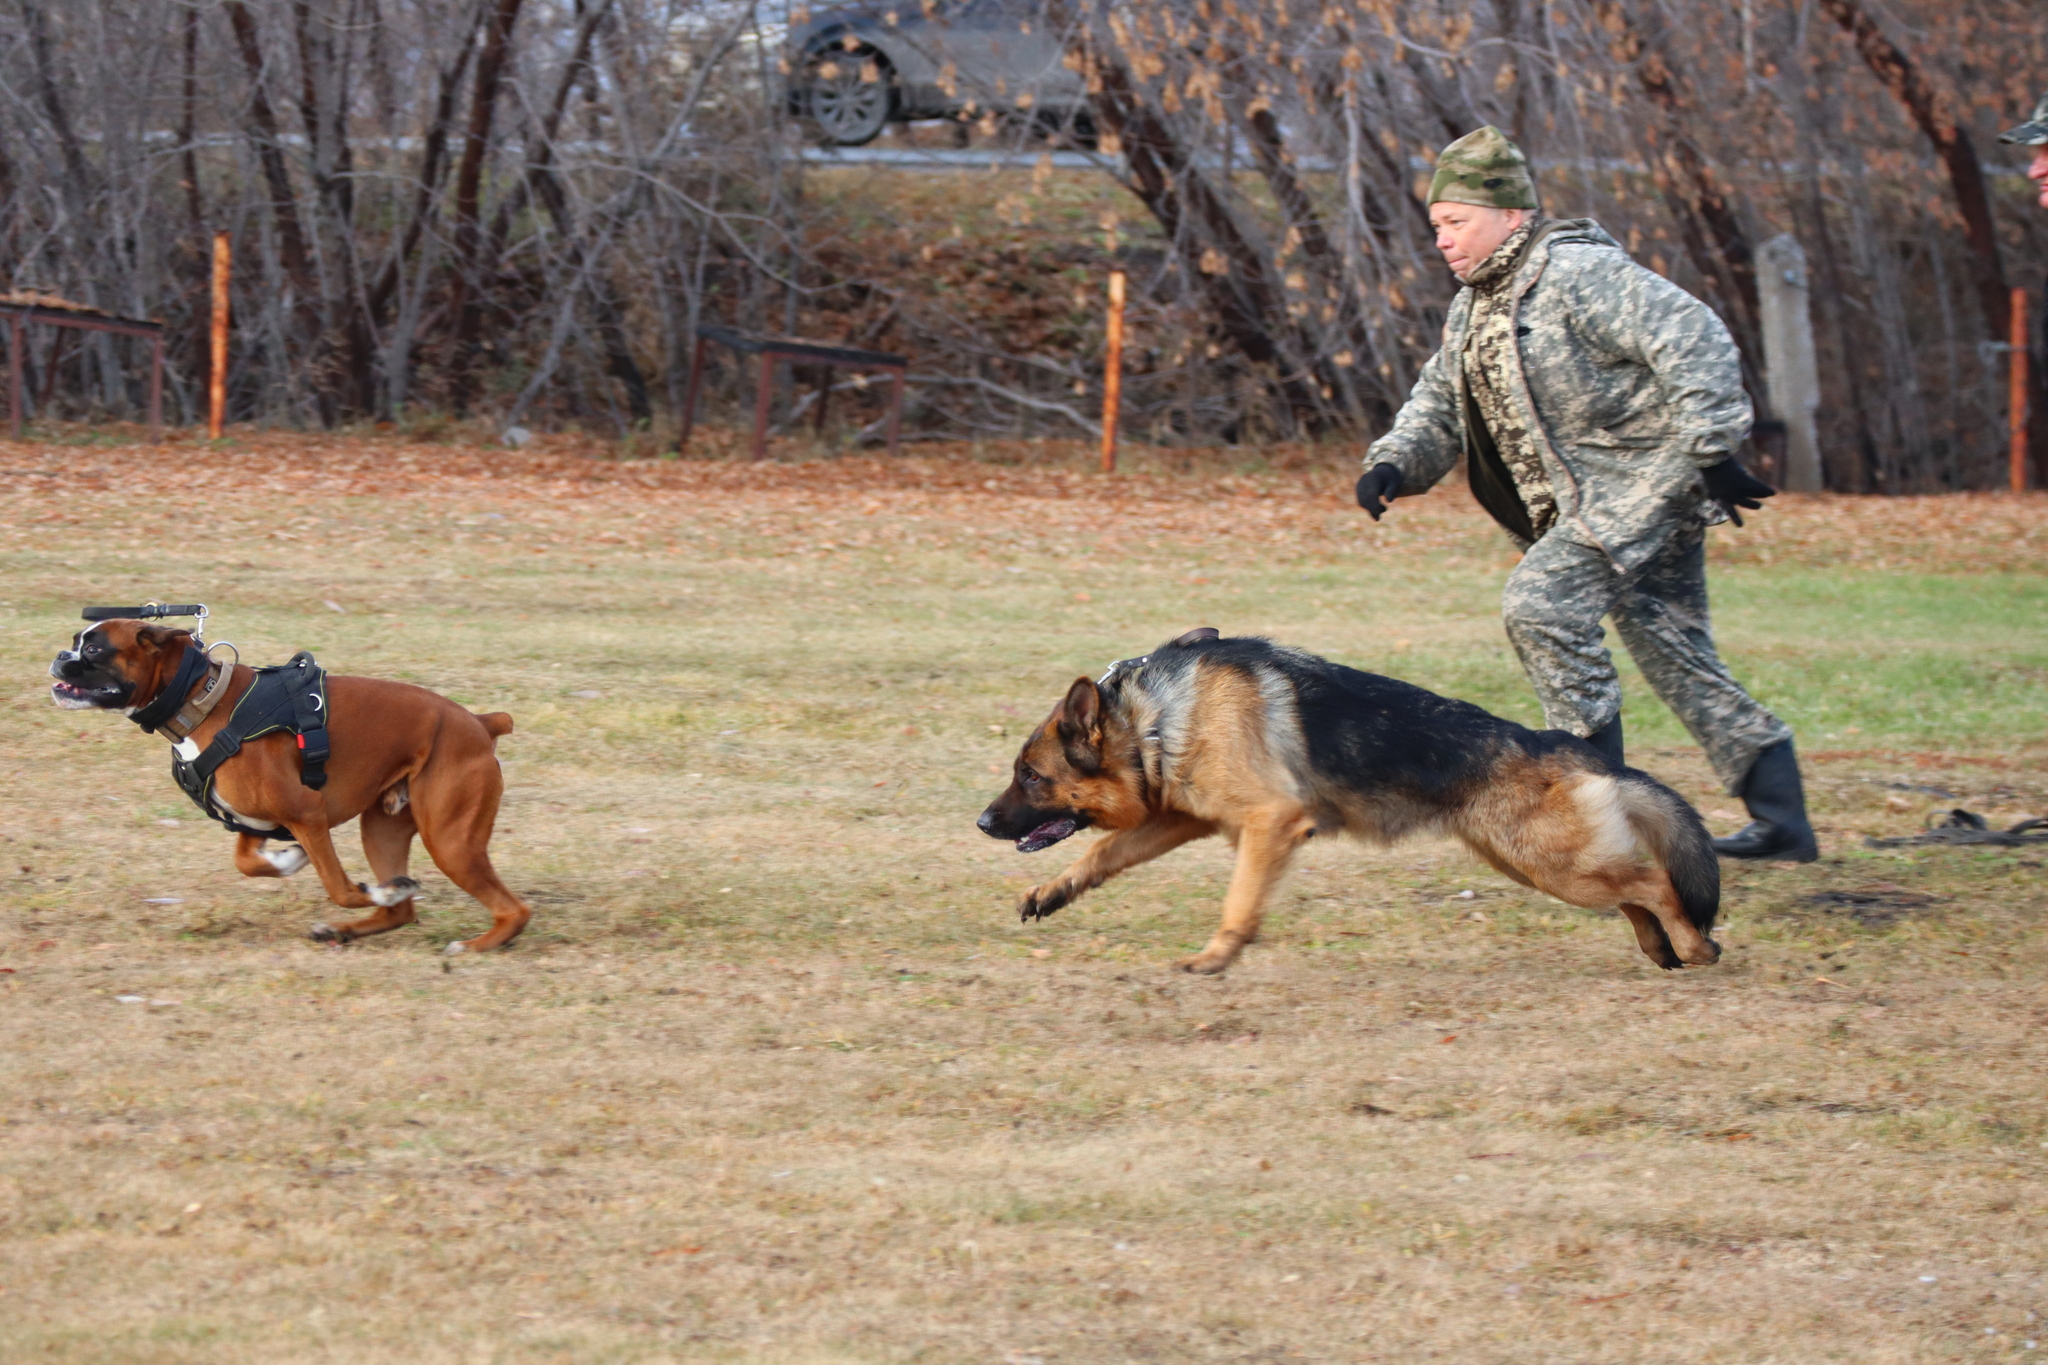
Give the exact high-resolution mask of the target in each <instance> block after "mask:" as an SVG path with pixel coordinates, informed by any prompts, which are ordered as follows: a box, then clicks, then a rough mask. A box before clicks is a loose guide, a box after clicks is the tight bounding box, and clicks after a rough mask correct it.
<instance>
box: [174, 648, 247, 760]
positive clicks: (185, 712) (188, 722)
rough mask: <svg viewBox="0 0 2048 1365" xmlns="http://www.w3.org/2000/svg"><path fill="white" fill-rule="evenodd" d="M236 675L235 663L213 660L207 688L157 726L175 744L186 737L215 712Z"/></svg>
mask: <svg viewBox="0 0 2048 1365" xmlns="http://www.w3.org/2000/svg"><path fill="white" fill-rule="evenodd" d="M228 648H229V649H233V648H234V646H233V645H229V646H228ZM234 676H235V666H234V664H233V663H222V662H221V661H220V660H218V659H215V660H213V671H212V672H211V673H210V674H208V675H207V679H206V686H205V688H204V689H202V690H201V692H200V693H199V695H198V696H196V697H193V698H192V699H191V700H190V701H188V702H186V703H185V704H184V705H183V706H181V707H179V708H178V714H177V715H175V716H172V717H171V718H170V719H169V720H167V721H165V722H164V723H163V724H162V725H160V726H158V727H157V728H158V729H160V730H162V731H163V732H164V734H165V735H167V736H168V737H169V738H170V740H171V742H172V743H173V744H176V743H178V742H179V741H181V740H183V739H185V738H186V737H187V736H188V735H190V734H191V733H192V732H193V731H194V730H197V729H198V728H199V725H200V722H202V721H204V720H205V719H206V718H207V717H208V716H210V715H212V714H213V708H214V707H216V706H218V705H219V704H220V699H221V697H222V695H223V694H224V693H226V691H227V690H228V684H229V683H230V682H232V681H233V680H234Z"/></svg>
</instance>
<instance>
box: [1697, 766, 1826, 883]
mask: <svg viewBox="0 0 2048 1365" xmlns="http://www.w3.org/2000/svg"><path fill="white" fill-rule="evenodd" d="M1741 796H1742V804H1743V805H1745V806H1747V807H1748V808H1749V815H1750V824H1749V827H1748V828H1746V829H1744V830H1743V831H1742V832H1741V833H1739V834H1733V835H1730V836H1729V837H1728V838H1726V839H1716V840H1714V852H1716V853H1718V854H1720V855H1721V856H1722V857H1723V858H1751V859H1758V860H1769V861H1773V862H1787V863H1810V862H1812V861H1813V860H1814V859H1815V858H1818V857H1819V856H1820V845H1819V844H1817V843H1815V842H1814V838H1813V826H1812V825H1811V824H1809V823H1807V819H1806V792H1805V789H1804V788H1802V787H1801V786H1800V785H1799V760H1798V759H1797V758H1795V757H1794V756H1793V753H1792V741H1791V740H1789V739H1787V740H1780V741H1779V742H1778V743H1776V744H1773V745H1772V746H1771V747H1770V748H1768V749H1766V750H1764V751H1763V752H1762V753H1760V754H1758V755H1757V756H1756V762H1755V763H1753V764H1751V765H1750V769H1749V776H1747V777H1745V778H1743V779H1742V792H1741Z"/></svg>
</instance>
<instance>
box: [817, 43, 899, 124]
mask: <svg viewBox="0 0 2048 1365" xmlns="http://www.w3.org/2000/svg"><path fill="white" fill-rule="evenodd" d="M808 77H809V79H808V80H807V82H806V88H807V91H808V98H807V99H806V101H805V103H806V105H807V106H808V108H809V110H810V116H811V122H812V123H813V124H815V125H817V129H818V131H819V133H821V134H822V135H823V136H824V138H825V140H826V141H827V142H832V143H836V144H838V145H839V146H841V147H859V146H861V145H863V144H864V143H869V142H873V141H874V140H875V139H876V138H877V137H878V136H880V135H881V132H882V129H884V128H886V127H888V126H889V116H890V115H891V114H893V113H894V112H895V110H896V72H895V70H894V68H892V67H891V66H890V65H889V59H888V58H887V57H884V56H883V55H882V54H881V53H880V52H877V51H876V50H875V49H874V48H872V47H868V46H865V45H863V46H860V47H857V48H855V49H854V50H853V51H851V52H848V51H846V50H844V49H843V48H841V47H838V46H836V45H835V46H833V47H828V48H825V49H824V50H822V51H820V52H815V53H813V54H812V55H811V60H810V64H809V68H808Z"/></svg>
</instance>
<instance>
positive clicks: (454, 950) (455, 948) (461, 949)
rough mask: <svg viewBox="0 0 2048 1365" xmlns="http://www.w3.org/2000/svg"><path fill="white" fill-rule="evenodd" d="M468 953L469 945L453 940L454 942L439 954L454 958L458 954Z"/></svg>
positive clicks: (459, 940)
mask: <svg viewBox="0 0 2048 1365" xmlns="http://www.w3.org/2000/svg"><path fill="white" fill-rule="evenodd" d="M468 951H469V945H468V944H467V943H464V942H463V941H462V940H461V939H459V938H458V939H456V940H455V942H453V943H451V944H449V945H448V946H447V947H446V948H443V949H442V950H441V953H442V955H443V956H445V957H455V956H458V955H459V954H462V953H466V952H468Z"/></svg>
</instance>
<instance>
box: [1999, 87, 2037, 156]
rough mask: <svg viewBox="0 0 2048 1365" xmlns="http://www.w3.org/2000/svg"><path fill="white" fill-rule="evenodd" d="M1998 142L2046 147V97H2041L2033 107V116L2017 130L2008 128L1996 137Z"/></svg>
mask: <svg viewBox="0 0 2048 1365" xmlns="http://www.w3.org/2000/svg"><path fill="white" fill-rule="evenodd" d="M1998 140H1999V141H2000V142H2017V143H2019V144H2020V145H2021V146H2022V147H2041V146H2048V95H2043V96H2041V102H2040V103H2039V104H2037V105H2035V106H2034V116H2033V117H2032V118H2030V119H2028V120H2027V121H2026V122H2025V123H2022V124H2021V125H2020V126H2019V127H2017V128H2008V129H2006V130H2005V131H2004V132H2002V133H2000V134H1999V135H1998Z"/></svg>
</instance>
